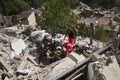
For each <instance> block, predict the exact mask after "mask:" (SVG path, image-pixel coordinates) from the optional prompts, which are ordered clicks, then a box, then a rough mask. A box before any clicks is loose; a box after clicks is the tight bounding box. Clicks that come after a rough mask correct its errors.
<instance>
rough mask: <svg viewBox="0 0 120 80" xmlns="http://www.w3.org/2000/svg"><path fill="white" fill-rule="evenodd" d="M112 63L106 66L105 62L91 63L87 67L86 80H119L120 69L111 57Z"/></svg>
mask: <svg viewBox="0 0 120 80" xmlns="http://www.w3.org/2000/svg"><path fill="white" fill-rule="evenodd" d="M111 60H112V63H109V65H106V63H105V62H106V61H103V62H99V61H98V62H93V63H90V64H89V66H88V80H98V78H101V79H105V80H119V79H120V76H119V74H120V67H119V65H118V63H117V60H116V58H115V56H111Z"/></svg>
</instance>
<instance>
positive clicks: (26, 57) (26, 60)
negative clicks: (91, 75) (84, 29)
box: [0, 33, 106, 80]
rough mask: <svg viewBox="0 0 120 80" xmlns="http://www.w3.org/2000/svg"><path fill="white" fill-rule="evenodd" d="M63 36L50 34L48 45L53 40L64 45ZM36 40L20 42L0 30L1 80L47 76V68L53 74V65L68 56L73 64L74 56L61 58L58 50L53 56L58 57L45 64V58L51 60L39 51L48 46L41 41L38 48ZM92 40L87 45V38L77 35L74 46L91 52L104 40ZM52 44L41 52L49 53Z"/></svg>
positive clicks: (35, 79)
mask: <svg viewBox="0 0 120 80" xmlns="http://www.w3.org/2000/svg"><path fill="white" fill-rule="evenodd" d="M47 35H48V34H47ZM39 36H40V35H39ZM63 37H64V35H62V34H57V36H56V37H54V38H53V39H52V40H53V41H52V42H51V43H49V44H53V43H54V42H57V43H60V44H63V45H62V46H63V48H64V43H65V42H67V38H66V39H65V40H64V38H63ZM38 38H39V37H38ZM38 38H37V40H38ZM48 38H50V36H48ZM59 38H60V39H59ZM40 39H41V38H40ZM40 41H41V40H40ZM43 41H45V40H44V37H43V40H42V42H43ZM50 41H51V40H50ZM38 42H39V41H38ZM38 42H37V44H36V41H35V39H34V41H31V40H30V41H29V40H27V41H24V40H23V39H21V38H17V37H11V36H7V35H5V34H2V33H1V34H0V46H1V47H0V66H1V68H0V72H1V73H0V78H1V80H7V79H8V80H10V79H11V80H26V79H27V80H28V79H31V80H43V79H46V78H48V77H49V78H50V75H51V74H50V73H51V71H52V73H54V72H55V71H54V68H55V67H56V68H59V67H60V65H62V64H63V62H67V61H69V60H70V62H71V59H72V60H73V63H71V64H72V65H76V64H77V63H76V62H74V58H71V56H70V59H69V58H68V57H66V58H65V56H64V57H62V58H60V57H58V56H60V55H61V53H59V51H58V53H57V54H55V55H57V57H56V56H55V58H58V59H56V60H54V61H52V62H50V63H49V60H50V61H51V60H52V58H49V59H43V56H44V55H41V54H42V53H43V51H44V50H45V48H47V47H48V46H47V47H44V46H46V45H43V44H42V47H41V46H39V45H41V42H39V43H38ZM93 43H94V44H93V45H91V46H89V45H88V44H89V38H82V37H77V39H76V44H75V45H78V46H87V47H89V48H90V49H91V50H92V52H94V51H96V50H97V49H99V48H102V47H104V46H105V45H106V44H105V43H102V42H100V41H97V40H94V42H93ZM75 45H74V46H75ZM53 46H54V45H51V46H50V47H48V50H47V52H46V53H45V54H47V53H49V49H51V47H53ZM54 48H56V46H54V47H53V49H54ZM57 48H58V49H62V48H60V46H59V47H58V46H57ZM55 50H56V49H55ZM63 50H64V49H63ZM73 51H74V50H73ZM56 52H57V51H56ZM92 52H91V53H92ZM63 53H64V52H63ZM63 53H62V54H63ZM74 54H75V55H73V57H75V58H77V59H78V61H79V56H80V55H82V54H77V55H78V56H77V57H76V53H74ZM71 55H72V54H71ZM47 56H48V55H47ZM39 58H41V59H40V61H39ZM85 58H86V57H84V58H83V59H85ZM81 59H82V58H81ZM41 61H44V62H46V64H44V62H43V63H41ZM67 63H68V62H67ZM67 63H66V66H67V65H70V64H69V63H68V64H67ZM40 64H44V66H41V65H40ZM72 65H71V66H72ZM67 67H68V66H67ZM68 68H69V67H68ZM62 70H66V69H62ZM62 70H61V71H62ZM3 74H5V75H6V76H2V75H3ZM54 74H55V73H54Z"/></svg>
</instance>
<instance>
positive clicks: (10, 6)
mask: <svg viewBox="0 0 120 80" xmlns="http://www.w3.org/2000/svg"><path fill="white" fill-rule="evenodd" d="M28 9H30V6H29V5H28V4H27V3H26V2H25V1H23V0H6V1H4V2H3V12H4V14H5V15H14V14H18V13H20V12H22V11H25V10H28Z"/></svg>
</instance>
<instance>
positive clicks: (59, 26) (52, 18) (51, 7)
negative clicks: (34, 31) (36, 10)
mask: <svg viewBox="0 0 120 80" xmlns="http://www.w3.org/2000/svg"><path fill="white" fill-rule="evenodd" d="M44 7H45V11H44V12H43V17H44V18H45V20H44V21H41V24H40V26H41V28H42V29H46V30H47V31H49V32H61V33H64V32H65V30H66V28H67V27H70V26H76V20H77V16H76V15H74V14H73V13H72V12H71V9H70V7H69V6H68V5H66V4H64V2H63V1H62V0H52V1H50V2H46V3H45V4H44Z"/></svg>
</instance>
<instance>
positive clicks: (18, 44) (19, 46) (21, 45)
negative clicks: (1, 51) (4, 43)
mask: <svg viewBox="0 0 120 80" xmlns="http://www.w3.org/2000/svg"><path fill="white" fill-rule="evenodd" d="M26 47H27V45H26V44H25V42H24V41H23V40H22V39H18V40H14V41H12V42H11V48H12V49H13V50H14V51H13V52H12V53H11V58H14V57H15V56H16V55H18V56H19V55H20V53H22V51H23V50H24V49H25V48H26Z"/></svg>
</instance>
